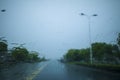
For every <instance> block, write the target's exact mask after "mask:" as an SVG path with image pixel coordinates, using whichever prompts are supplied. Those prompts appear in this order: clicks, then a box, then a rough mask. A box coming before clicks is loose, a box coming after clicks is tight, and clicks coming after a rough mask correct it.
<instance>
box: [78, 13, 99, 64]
mask: <svg viewBox="0 0 120 80" xmlns="http://www.w3.org/2000/svg"><path fill="white" fill-rule="evenodd" d="M80 15H81V16H86V17H87V18H88V26H89V44H90V63H91V64H92V63H93V51H92V40H91V17H93V16H98V15H97V14H93V15H87V14H84V13H80Z"/></svg>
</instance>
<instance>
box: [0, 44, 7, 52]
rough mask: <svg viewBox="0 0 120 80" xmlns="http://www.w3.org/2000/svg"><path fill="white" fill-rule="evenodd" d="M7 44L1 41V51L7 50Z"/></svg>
mask: <svg viewBox="0 0 120 80" xmlns="http://www.w3.org/2000/svg"><path fill="white" fill-rule="evenodd" d="M7 46H8V45H7V44H6V43H5V42H0V52H2V51H7V50H8V49H7Z"/></svg>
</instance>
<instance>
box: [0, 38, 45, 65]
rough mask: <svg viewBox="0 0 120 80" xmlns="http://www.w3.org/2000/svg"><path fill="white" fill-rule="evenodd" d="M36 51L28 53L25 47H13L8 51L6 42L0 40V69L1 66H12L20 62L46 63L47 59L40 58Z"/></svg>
mask: <svg viewBox="0 0 120 80" xmlns="http://www.w3.org/2000/svg"><path fill="white" fill-rule="evenodd" d="M39 56H40V55H39V53H38V52H36V51H31V52H30V51H28V49H27V48H25V47H23V46H19V47H13V48H12V49H11V50H8V44H7V42H6V40H0V67H1V65H9V64H10V65H11V64H14V63H18V62H40V61H45V60H46V59H45V57H43V58H42V57H39Z"/></svg>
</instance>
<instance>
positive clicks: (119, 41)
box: [117, 33, 120, 46]
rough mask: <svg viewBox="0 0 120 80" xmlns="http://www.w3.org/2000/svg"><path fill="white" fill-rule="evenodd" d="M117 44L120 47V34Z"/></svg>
mask: <svg viewBox="0 0 120 80" xmlns="http://www.w3.org/2000/svg"><path fill="white" fill-rule="evenodd" d="M117 44H118V45H119V46H120V33H119V34H118V38H117Z"/></svg>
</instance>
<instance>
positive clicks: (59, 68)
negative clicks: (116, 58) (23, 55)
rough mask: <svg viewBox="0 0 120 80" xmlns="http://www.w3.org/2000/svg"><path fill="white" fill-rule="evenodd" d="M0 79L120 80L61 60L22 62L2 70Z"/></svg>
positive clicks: (119, 77) (112, 75) (109, 74)
mask: <svg viewBox="0 0 120 80" xmlns="http://www.w3.org/2000/svg"><path fill="white" fill-rule="evenodd" d="M0 80H120V74H115V73H109V72H104V71H100V70H97V69H91V68H87V67H82V66H76V65H69V64H64V63H61V62H59V61H55V60H54V61H46V62H40V63H21V64H18V65H14V66H12V67H10V68H8V69H2V70H1V71H0Z"/></svg>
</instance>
